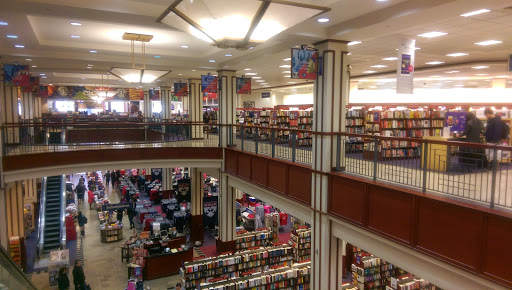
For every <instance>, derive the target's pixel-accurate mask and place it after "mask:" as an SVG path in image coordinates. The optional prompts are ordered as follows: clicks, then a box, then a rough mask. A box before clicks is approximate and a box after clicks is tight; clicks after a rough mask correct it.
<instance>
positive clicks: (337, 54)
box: [311, 40, 350, 289]
mask: <svg viewBox="0 0 512 290" xmlns="http://www.w3.org/2000/svg"><path fill="white" fill-rule="evenodd" d="M315 46H316V48H317V49H318V50H319V55H320V57H322V59H323V66H322V67H323V72H322V75H319V76H318V77H317V80H316V81H315V92H314V101H313V108H314V116H313V118H314V119H313V131H314V132H318V133H320V134H314V136H313V148H312V150H313V151H312V154H313V160H312V161H313V163H312V167H313V170H314V171H313V175H312V190H311V195H312V196H311V200H312V207H313V208H314V212H313V218H312V221H313V224H312V247H313V255H312V267H311V269H312V273H311V285H312V289H338V288H337V287H339V286H340V285H341V283H338V282H339V281H338V277H341V275H340V273H341V272H342V269H343V267H342V266H340V263H341V261H340V260H341V259H342V258H341V255H338V253H339V248H338V245H339V242H338V241H337V239H336V238H334V237H332V233H331V221H330V219H329V218H328V217H327V215H326V214H327V210H328V200H329V198H328V194H329V192H328V176H327V175H326V174H322V173H328V172H331V170H332V168H333V167H335V166H336V139H337V138H336V136H333V135H330V133H333V132H343V131H345V126H344V123H345V107H346V105H347V102H348V93H349V88H350V86H349V76H348V65H347V59H346V58H347V53H348V51H347V50H348V49H347V43H346V42H344V41H337V40H325V41H321V42H319V43H316V44H315ZM322 133H326V134H322ZM342 148H343V147H342ZM320 172H322V173H320ZM327 269H329V270H327ZM337 271H339V273H337Z"/></svg>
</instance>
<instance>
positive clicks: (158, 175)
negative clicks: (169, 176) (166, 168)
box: [151, 168, 162, 181]
mask: <svg viewBox="0 0 512 290" xmlns="http://www.w3.org/2000/svg"><path fill="white" fill-rule="evenodd" d="M157 179H158V180H160V181H161V180H162V168H151V180H157Z"/></svg>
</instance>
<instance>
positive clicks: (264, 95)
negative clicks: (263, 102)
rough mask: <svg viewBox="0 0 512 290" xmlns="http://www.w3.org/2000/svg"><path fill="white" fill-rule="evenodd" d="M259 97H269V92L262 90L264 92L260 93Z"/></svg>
mask: <svg viewBox="0 0 512 290" xmlns="http://www.w3.org/2000/svg"><path fill="white" fill-rule="evenodd" d="M261 97H262V98H263V99H265V98H270V92H264V93H261Z"/></svg>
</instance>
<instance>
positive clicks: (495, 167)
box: [491, 145, 498, 208]
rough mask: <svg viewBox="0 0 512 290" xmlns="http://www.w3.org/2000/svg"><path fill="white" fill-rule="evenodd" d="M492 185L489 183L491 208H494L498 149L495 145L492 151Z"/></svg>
mask: <svg viewBox="0 0 512 290" xmlns="http://www.w3.org/2000/svg"><path fill="white" fill-rule="evenodd" d="M492 152H493V157H492V181H491V182H492V183H491V208H494V202H495V201H494V198H495V195H496V174H497V173H498V148H496V145H495V146H494V148H493V149H492Z"/></svg>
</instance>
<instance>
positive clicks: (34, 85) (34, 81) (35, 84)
mask: <svg viewBox="0 0 512 290" xmlns="http://www.w3.org/2000/svg"><path fill="white" fill-rule="evenodd" d="M38 90H39V77H30V83H29V85H28V86H27V87H24V88H23V92H24V93H34V92H36V91H38Z"/></svg>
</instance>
